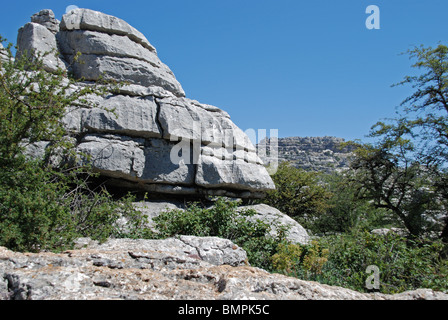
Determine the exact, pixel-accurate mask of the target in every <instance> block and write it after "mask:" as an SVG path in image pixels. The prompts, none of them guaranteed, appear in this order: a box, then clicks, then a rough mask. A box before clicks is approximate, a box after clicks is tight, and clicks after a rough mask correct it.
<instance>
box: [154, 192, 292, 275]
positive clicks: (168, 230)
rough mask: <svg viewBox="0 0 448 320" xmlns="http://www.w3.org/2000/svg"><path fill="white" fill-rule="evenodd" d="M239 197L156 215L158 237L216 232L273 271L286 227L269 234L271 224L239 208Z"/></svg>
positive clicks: (284, 237) (284, 239) (208, 234)
mask: <svg viewBox="0 0 448 320" xmlns="http://www.w3.org/2000/svg"><path fill="white" fill-rule="evenodd" d="M239 204H240V202H238V201H230V200H226V199H225V198H217V199H216V200H215V202H214V204H213V206H212V207H210V208H207V207H203V206H201V205H200V204H199V203H192V204H190V205H189V206H188V208H187V210H172V211H169V212H165V213H162V214H161V215H159V216H158V217H156V218H155V219H154V222H155V225H154V228H155V229H156V230H157V231H158V233H157V234H156V235H155V237H157V238H162V239H163V238H168V237H172V236H175V235H194V236H215V237H220V238H224V239H229V240H232V241H233V242H234V243H235V244H237V245H239V246H240V247H242V248H243V249H244V250H246V252H247V256H248V260H249V261H248V262H249V263H250V264H251V265H253V266H257V267H260V268H263V269H265V270H268V271H272V270H273V268H272V264H271V261H270V258H271V257H272V256H273V255H274V254H275V253H276V252H277V247H278V245H279V244H281V243H285V242H286V232H287V230H281V228H279V229H278V231H277V236H272V235H270V232H271V226H270V225H269V224H267V223H265V222H263V221H261V220H259V219H254V218H253V217H254V216H255V215H256V212H255V211H253V210H238V209H237V207H238V205H239Z"/></svg>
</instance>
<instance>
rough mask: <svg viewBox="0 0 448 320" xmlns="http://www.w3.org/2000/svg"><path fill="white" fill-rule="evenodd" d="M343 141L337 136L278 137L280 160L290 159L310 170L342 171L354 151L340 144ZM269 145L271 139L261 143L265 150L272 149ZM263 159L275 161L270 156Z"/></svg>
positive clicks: (267, 161)
mask: <svg viewBox="0 0 448 320" xmlns="http://www.w3.org/2000/svg"><path fill="white" fill-rule="evenodd" d="M276 141H277V140H276ZM343 142H345V140H344V139H342V138H335V137H289V138H278V161H279V162H282V161H289V162H291V163H292V164H293V165H294V166H295V167H297V168H301V169H304V170H308V171H322V172H327V173H330V172H334V171H342V170H345V169H347V168H348V166H349V162H350V156H351V151H352V150H351V149H350V148H349V147H346V148H342V147H341V146H340V144H341V143H343ZM269 146H270V140H269V139H267V140H263V141H261V142H260V144H259V147H260V148H266V149H265V150H270V147H269ZM262 160H263V161H264V162H265V163H270V162H272V161H273V160H272V159H269V156H267V157H262ZM275 161H277V159H275Z"/></svg>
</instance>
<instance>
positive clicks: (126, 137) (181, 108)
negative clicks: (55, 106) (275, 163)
mask: <svg viewBox="0 0 448 320" xmlns="http://www.w3.org/2000/svg"><path fill="white" fill-rule="evenodd" d="M57 27H58V28H57ZM18 38H19V41H18V43H19V51H18V54H22V53H23V52H25V51H27V50H36V51H38V52H48V51H57V50H59V51H60V53H61V56H60V57H58V56H54V58H55V59H51V56H50V55H49V56H48V57H45V59H44V65H45V68H46V69H47V70H48V71H55V69H56V68H57V67H58V66H60V65H61V64H63V65H65V64H67V65H69V66H70V71H72V73H73V75H74V76H75V77H77V78H80V79H83V80H85V81H83V82H78V83H77V84H73V85H72V87H71V88H70V92H76V91H78V90H81V89H82V88H84V87H86V86H89V85H91V81H97V80H99V79H100V78H102V77H103V78H105V79H111V80H115V81H119V82H122V81H124V83H123V85H120V86H118V89H116V90H114V91H113V93H112V92H111V93H109V94H107V95H104V96H95V95H93V94H92V95H89V96H87V97H84V99H79V100H78V101H76V103H74V104H73V106H70V107H69V108H68V109H67V113H66V115H65V116H64V118H63V119H62V123H63V124H64V126H65V128H66V129H67V132H68V134H69V135H70V136H71V137H73V138H75V139H76V141H77V146H76V148H77V150H78V151H79V153H80V155H81V157H80V159H79V161H80V163H81V164H83V163H87V162H89V163H90V164H92V166H93V168H94V169H95V170H96V171H98V172H99V173H100V174H101V175H102V176H104V177H106V178H107V183H108V184H110V185H113V186H118V187H120V188H124V189H133V190H137V191H142V192H151V193H155V194H170V195H180V196H185V195H188V196H196V197H209V196H216V195H219V196H228V197H237V198H261V197H263V196H264V192H266V191H267V190H272V189H274V188H275V186H274V183H273V182H272V179H271V177H270V176H269V173H268V172H267V170H266V169H265V167H264V165H263V162H262V160H261V159H260V158H259V157H258V155H257V149H256V148H255V146H254V145H253V144H252V142H251V141H250V139H249V137H248V136H247V135H246V134H245V133H244V132H243V131H242V130H241V129H240V128H238V127H237V126H236V125H235V124H234V123H233V122H232V120H231V118H230V115H229V114H228V113H227V112H225V111H224V110H221V109H220V108H218V107H215V106H212V105H209V104H203V103H200V102H198V101H196V100H192V99H189V98H186V97H185V92H184V91H183V89H182V87H181V85H180V83H179V82H178V81H177V80H176V78H175V76H174V74H173V73H172V71H171V70H170V69H169V68H168V67H167V66H166V65H165V64H163V63H162V62H161V61H160V59H159V58H158V56H157V51H156V50H155V48H154V47H153V46H152V45H151V44H150V43H149V41H148V40H147V39H146V37H145V36H144V35H143V34H141V33H140V32H139V31H137V30H136V29H135V28H133V27H131V26H130V25H129V24H128V23H126V22H125V21H123V20H121V19H119V18H116V17H113V16H110V15H107V14H104V13H101V12H96V11H92V10H88V9H76V10H72V11H70V12H69V13H67V14H66V15H64V16H63V17H62V21H61V22H60V24H59V22H58V21H57V20H56V19H55V17H54V14H53V13H52V12H51V10H42V11H41V12H39V13H37V14H36V15H34V16H33V17H32V22H30V23H28V24H26V25H25V26H24V27H23V28H21V29H20V31H19V37H18ZM79 53H80V54H81V55H80V56H79ZM44 145H45V144H42V146H44ZM37 147H39V145H37V146H36V147H35V148H34V149H33V150H32V151H31V153H33V154H36V155H39V154H42V153H43V151H44V150H38V149H36V148H37Z"/></svg>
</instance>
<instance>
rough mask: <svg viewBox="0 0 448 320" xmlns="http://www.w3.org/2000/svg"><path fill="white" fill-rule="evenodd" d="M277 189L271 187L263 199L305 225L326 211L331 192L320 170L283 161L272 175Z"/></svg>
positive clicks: (308, 224)
mask: <svg viewBox="0 0 448 320" xmlns="http://www.w3.org/2000/svg"><path fill="white" fill-rule="evenodd" d="M272 180H273V181H274V183H275V186H276V189H275V190H272V191H268V192H267V195H266V198H265V199H263V200H261V202H262V203H265V204H267V205H270V206H272V207H274V208H277V209H278V210H280V211H281V212H283V213H284V214H287V215H288V216H290V217H292V218H294V219H295V220H297V221H298V222H299V223H300V224H302V225H303V226H304V227H305V228H307V229H308V228H309V227H310V225H311V224H312V222H313V220H314V219H317V218H318V217H319V216H320V215H322V214H323V213H325V212H326V211H327V209H328V208H329V206H328V199H329V198H330V197H331V193H330V192H328V190H327V188H326V187H325V185H324V184H322V183H321V181H320V174H319V173H316V172H308V171H305V170H303V169H298V168H295V167H293V166H292V165H291V164H289V163H287V162H282V163H281V164H280V165H279V166H278V169H277V171H276V173H275V174H274V175H273V176H272Z"/></svg>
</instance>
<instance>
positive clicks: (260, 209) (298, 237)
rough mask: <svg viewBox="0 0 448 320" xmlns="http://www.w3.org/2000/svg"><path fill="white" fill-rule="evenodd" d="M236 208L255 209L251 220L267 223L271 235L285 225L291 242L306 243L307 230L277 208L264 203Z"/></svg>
mask: <svg viewBox="0 0 448 320" xmlns="http://www.w3.org/2000/svg"><path fill="white" fill-rule="evenodd" d="M238 210H255V211H256V212H257V214H256V215H255V216H253V217H251V218H250V219H251V220H257V219H259V220H261V221H263V222H266V223H268V224H269V225H270V226H271V228H272V230H271V235H272V236H276V235H277V230H278V228H279V227H287V228H288V234H287V239H288V240H289V241H291V242H292V243H300V244H308V243H309V242H310V236H309V235H308V232H307V231H306V230H305V228H303V227H302V226H301V225H300V224H299V223H297V221H295V220H294V219H292V218H291V217H289V216H288V215H286V214H284V213H282V212H280V211H279V210H277V209H275V208H273V207H271V206H268V205H266V204H257V205H251V206H242V207H239V208H238Z"/></svg>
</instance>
